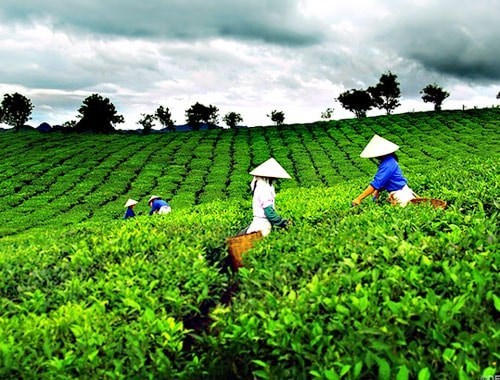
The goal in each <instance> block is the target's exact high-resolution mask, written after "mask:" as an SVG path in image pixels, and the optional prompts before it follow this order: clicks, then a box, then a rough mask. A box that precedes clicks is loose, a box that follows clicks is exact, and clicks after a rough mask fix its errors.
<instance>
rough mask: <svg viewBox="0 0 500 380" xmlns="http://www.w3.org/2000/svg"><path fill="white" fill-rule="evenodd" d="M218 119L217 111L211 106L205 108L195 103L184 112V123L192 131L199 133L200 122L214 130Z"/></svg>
mask: <svg viewBox="0 0 500 380" xmlns="http://www.w3.org/2000/svg"><path fill="white" fill-rule="evenodd" d="M218 119H219V109H218V108H217V107H215V106H213V105H211V104H210V105H209V106H208V107H207V106H205V105H203V104H201V103H198V102H196V103H195V104H193V105H192V106H191V107H190V108H189V109H187V110H186V121H187V123H188V124H189V125H190V126H191V129H192V130H193V131H199V130H200V127H201V123H202V122H205V123H206V124H207V125H208V127H209V128H215V127H216V126H217V121H218Z"/></svg>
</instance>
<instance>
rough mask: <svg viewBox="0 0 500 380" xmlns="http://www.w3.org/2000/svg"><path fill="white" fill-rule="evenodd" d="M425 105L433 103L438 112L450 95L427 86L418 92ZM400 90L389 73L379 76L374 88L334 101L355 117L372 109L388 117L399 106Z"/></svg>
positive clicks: (350, 92) (432, 86)
mask: <svg viewBox="0 0 500 380" xmlns="http://www.w3.org/2000/svg"><path fill="white" fill-rule="evenodd" d="M420 94H422V100H423V101H424V102H425V103H434V110H435V111H440V110H441V106H442V104H443V101H444V100H445V99H446V98H447V97H448V96H450V93H449V92H447V91H445V90H443V89H442V88H441V87H439V86H438V85H437V84H436V83H433V84H429V85H427V86H426V87H424V88H423V89H422V91H420ZM400 98H401V90H400V88H399V82H398V81H397V75H395V74H393V73H391V72H390V71H389V72H387V73H384V74H382V75H381V76H380V79H379V82H378V83H377V84H376V85H375V86H370V87H368V88H367V89H366V90H363V89H351V90H347V91H345V92H343V93H341V94H340V95H339V96H338V98H337V99H336V100H337V101H338V102H339V103H340V104H341V105H342V107H343V108H345V109H346V110H348V111H350V112H353V113H354V115H355V116H356V117H358V118H359V117H366V113H367V112H368V111H369V110H371V109H372V108H374V107H376V108H378V109H383V110H385V111H386V114H387V115H390V114H391V113H392V112H393V111H394V110H395V109H396V108H397V107H399V106H400V105H401V103H400V101H399V99H400Z"/></svg>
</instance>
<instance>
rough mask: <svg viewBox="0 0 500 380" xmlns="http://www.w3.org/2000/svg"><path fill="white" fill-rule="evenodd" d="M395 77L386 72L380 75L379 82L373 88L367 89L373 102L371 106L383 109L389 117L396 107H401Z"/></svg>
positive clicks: (399, 93)
mask: <svg viewBox="0 0 500 380" xmlns="http://www.w3.org/2000/svg"><path fill="white" fill-rule="evenodd" d="M397 78H398V76H397V75H395V74H392V73H391V72H390V71H388V72H387V73H386V74H382V75H381V77H380V79H379V82H378V83H377V84H376V85H375V86H374V87H368V92H369V93H370V95H371V97H372V101H373V105H374V106H375V107H377V108H378V109H384V110H385V112H386V114H387V115H390V114H391V112H392V111H394V110H395V109H396V108H397V107H399V106H400V105H401V103H400V102H399V98H401V90H400V89H399V82H398V81H397V80H396V79H397Z"/></svg>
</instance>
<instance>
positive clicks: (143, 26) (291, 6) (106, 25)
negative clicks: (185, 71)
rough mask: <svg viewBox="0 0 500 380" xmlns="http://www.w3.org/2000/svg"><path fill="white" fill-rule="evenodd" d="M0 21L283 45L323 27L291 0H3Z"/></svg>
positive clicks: (317, 35) (319, 35) (316, 34)
mask: <svg viewBox="0 0 500 380" xmlns="http://www.w3.org/2000/svg"><path fill="white" fill-rule="evenodd" d="M0 19H2V20H3V22H9V23H11V22H28V21H29V22H34V21H44V22H50V23H51V24H52V25H53V26H54V27H56V28H63V29H76V30H83V31H87V32H90V33H93V34H97V35H99V34H102V35H119V36H126V37H131V38H135V37H141V38H156V39H161V38H169V39H171V38H175V39H180V40H185V39H205V38H214V37H230V38H236V39H248V40H256V41H264V42H267V43H272V44H279V45H281V44H282V45H286V46H305V45H311V44H315V43H318V42H320V41H322V40H323V38H324V35H323V31H322V30H323V27H322V26H320V25H318V23H317V21H313V20H310V19H307V18H306V17H305V16H303V15H301V14H300V12H299V10H298V8H297V1H296V0H264V1H262V0H261V1H248V0H219V1H206V0H190V1H185V0H168V1H165V0H148V1H141V2H138V1H133V0H106V1H102V0H87V1H78V2H75V1H60V0H48V1H44V2H43V4H40V5H36V6H35V5H34V4H33V2H28V1H19V0H3V1H2V9H1V10H0Z"/></svg>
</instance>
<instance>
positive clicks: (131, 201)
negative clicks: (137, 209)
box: [125, 198, 138, 207]
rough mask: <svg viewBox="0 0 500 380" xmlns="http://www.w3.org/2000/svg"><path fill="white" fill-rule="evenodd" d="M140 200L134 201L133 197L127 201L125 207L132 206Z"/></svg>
mask: <svg viewBox="0 0 500 380" xmlns="http://www.w3.org/2000/svg"><path fill="white" fill-rule="evenodd" d="M137 203H138V202H137V201H134V200H133V199H132V198H130V199H129V200H128V201H127V203H125V207H130V206H134V205H136V204H137Z"/></svg>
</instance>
